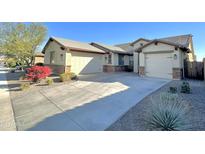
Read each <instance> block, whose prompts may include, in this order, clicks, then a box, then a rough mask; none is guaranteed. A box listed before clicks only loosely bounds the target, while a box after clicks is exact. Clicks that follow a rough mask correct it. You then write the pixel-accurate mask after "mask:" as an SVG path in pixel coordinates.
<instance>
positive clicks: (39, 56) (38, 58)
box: [34, 52, 44, 64]
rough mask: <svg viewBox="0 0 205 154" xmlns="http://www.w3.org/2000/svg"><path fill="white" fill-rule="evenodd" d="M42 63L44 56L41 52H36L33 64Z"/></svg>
mask: <svg viewBox="0 0 205 154" xmlns="http://www.w3.org/2000/svg"><path fill="white" fill-rule="evenodd" d="M37 63H44V54H43V53H41V52H36V53H35V55H34V64H37Z"/></svg>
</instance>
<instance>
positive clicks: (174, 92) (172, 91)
mask: <svg viewBox="0 0 205 154" xmlns="http://www.w3.org/2000/svg"><path fill="white" fill-rule="evenodd" d="M169 93H172V94H176V93H177V87H169Z"/></svg>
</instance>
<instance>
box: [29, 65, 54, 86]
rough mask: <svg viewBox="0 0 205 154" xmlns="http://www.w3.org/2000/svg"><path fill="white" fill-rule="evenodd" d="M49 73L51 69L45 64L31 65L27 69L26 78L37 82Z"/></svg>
mask: <svg viewBox="0 0 205 154" xmlns="http://www.w3.org/2000/svg"><path fill="white" fill-rule="evenodd" d="M50 74H51V69H50V68H49V67H47V66H33V67H31V68H28V69H27V73H26V78H27V79H28V80H31V81H33V82H39V81H40V80H41V79H45V78H46V77H48V76H49V75H50Z"/></svg>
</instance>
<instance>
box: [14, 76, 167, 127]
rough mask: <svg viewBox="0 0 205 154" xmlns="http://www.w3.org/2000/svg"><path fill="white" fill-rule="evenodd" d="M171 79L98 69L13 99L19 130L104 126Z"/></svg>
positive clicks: (107, 125)
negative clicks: (62, 83) (65, 82)
mask: <svg viewBox="0 0 205 154" xmlns="http://www.w3.org/2000/svg"><path fill="white" fill-rule="evenodd" d="M167 82H169V81H168V80H163V79H154V78H141V77H138V76H137V75H136V74H134V73H99V74H92V75H84V76H80V80H79V81H77V82H73V83H70V84H64V85H60V86H57V87H55V88H53V87H50V88H46V89H41V90H40V91H37V92H33V93H27V94H25V95H24V97H18V98H16V99H15V100H13V107H14V113H15V119H16V123H17V124H16V125H17V128H18V130H105V129H106V128H107V127H109V126H110V125H111V124H112V123H113V122H115V121H116V120H117V119H118V118H120V117H121V116H122V115H123V114H124V113H126V112H127V111H128V110H129V109H130V108H131V107H132V106H134V105H135V104H137V103H138V102H139V101H140V100H141V99H143V98H144V97H145V96H147V95H149V94H150V93H152V92H153V91H155V90H156V89H158V88H160V87H161V86H163V85H164V84H166V83H167Z"/></svg>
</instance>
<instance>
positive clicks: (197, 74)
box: [184, 61, 204, 80]
mask: <svg viewBox="0 0 205 154" xmlns="http://www.w3.org/2000/svg"><path fill="white" fill-rule="evenodd" d="M184 75H185V78H189V79H197V80H204V62H197V61H194V62H189V61H184Z"/></svg>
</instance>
